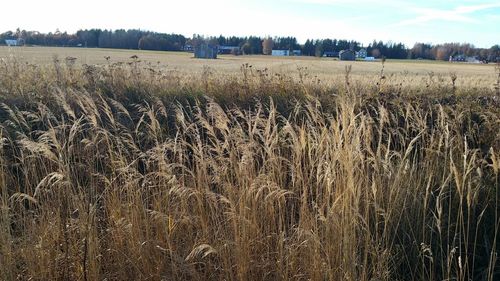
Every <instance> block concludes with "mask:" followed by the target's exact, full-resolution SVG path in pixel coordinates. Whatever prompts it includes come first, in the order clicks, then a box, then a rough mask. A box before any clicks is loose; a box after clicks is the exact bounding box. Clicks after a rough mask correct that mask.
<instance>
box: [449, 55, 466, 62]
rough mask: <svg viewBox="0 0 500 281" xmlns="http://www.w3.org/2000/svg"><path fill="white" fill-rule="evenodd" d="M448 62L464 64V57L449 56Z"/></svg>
mask: <svg viewBox="0 0 500 281" xmlns="http://www.w3.org/2000/svg"><path fill="white" fill-rule="evenodd" d="M450 62H465V56H464V55H456V56H450Z"/></svg>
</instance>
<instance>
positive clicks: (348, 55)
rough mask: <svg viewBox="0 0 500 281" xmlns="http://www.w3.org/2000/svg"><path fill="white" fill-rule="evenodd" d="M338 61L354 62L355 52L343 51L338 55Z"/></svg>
mask: <svg viewBox="0 0 500 281" xmlns="http://www.w3.org/2000/svg"><path fill="white" fill-rule="evenodd" d="M339 59H340V60H356V52H354V51H353V50H343V51H340V53H339Z"/></svg>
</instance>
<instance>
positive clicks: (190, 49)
mask: <svg viewBox="0 0 500 281" xmlns="http://www.w3.org/2000/svg"><path fill="white" fill-rule="evenodd" d="M182 49H183V50H184V52H189V53H192V52H194V48H193V45H185V46H184V47H183V48H182Z"/></svg>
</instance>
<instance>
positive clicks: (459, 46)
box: [409, 43, 500, 61]
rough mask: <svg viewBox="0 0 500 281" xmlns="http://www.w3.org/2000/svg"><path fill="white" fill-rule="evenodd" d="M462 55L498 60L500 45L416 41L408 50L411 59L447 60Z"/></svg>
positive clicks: (499, 57) (499, 58) (499, 59)
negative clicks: (482, 45) (479, 45)
mask: <svg viewBox="0 0 500 281" xmlns="http://www.w3.org/2000/svg"><path fill="white" fill-rule="evenodd" d="M455 56H464V57H476V58H478V59H479V60H485V61H500V45H494V46H492V47H491V48H489V49H486V48H476V47H474V45H472V44H469V43H445V44H438V45H431V44H424V43H416V44H415V45H414V46H413V48H411V49H410V50H409V58H411V59H418V58H422V59H431V60H448V59H449V58H450V57H455Z"/></svg>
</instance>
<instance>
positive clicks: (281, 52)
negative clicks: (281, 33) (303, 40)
mask: <svg viewBox="0 0 500 281" xmlns="http://www.w3.org/2000/svg"><path fill="white" fill-rule="evenodd" d="M271 55H273V56H280V57H287V56H300V55H302V52H301V51H300V50H292V51H290V50H273V51H272V53H271Z"/></svg>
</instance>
